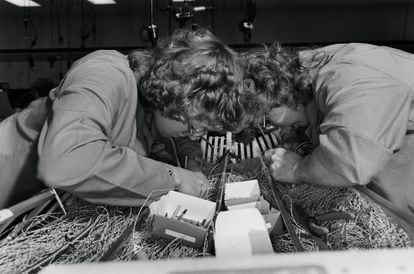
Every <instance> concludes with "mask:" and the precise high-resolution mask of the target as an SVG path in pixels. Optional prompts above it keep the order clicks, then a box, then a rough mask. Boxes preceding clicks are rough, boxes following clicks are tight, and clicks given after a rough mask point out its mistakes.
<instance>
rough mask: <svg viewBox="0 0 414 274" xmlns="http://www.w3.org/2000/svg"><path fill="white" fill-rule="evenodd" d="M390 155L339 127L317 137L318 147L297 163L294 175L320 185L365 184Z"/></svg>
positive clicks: (381, 148)
mask: <svg viewBox="0 0 414 274" xmlns="http://www.w3.org/2000/svg"><path fill="white" fill-rule="evenodd" d="M391 155H392V152H391V151H390V150H389V149H387V148H385V147H384V146H381V145H380V144H377V143H375V142H372V141H371V140H369V139H366V138H364V137H363V136H359V135H357V134H354V133H352V132H350V131H349V130H347V129H345V128H339V129H336V130H333V131H330V132H329V133H327V134H325V135H321V136H320V144H319V146H317V147H316V148H315V150H314V151H313V152H312V153H311V154H309V155H307V156H305V157H304V158H303V159H302V161H301V162H300V163H299V164H298V165H297V168H296V170H295V178H296V179H297V180H299V181H303V182H307V183H311V184H315V185H321V186H336V187H347V186H353V185H366V184H368V183H369V182H370V181H371V180H372V179H373V178H374V177H375V175H376V174H377V173H378V172H379V171H381V169H382V168H383V167H384V165H385V164H386V163H387V161H388V160H389V159H390V157H391Z"/></svg>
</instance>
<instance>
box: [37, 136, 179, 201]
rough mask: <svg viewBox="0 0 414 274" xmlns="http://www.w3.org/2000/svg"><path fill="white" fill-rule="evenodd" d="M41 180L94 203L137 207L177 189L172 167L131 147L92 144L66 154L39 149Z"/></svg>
mask: <svg viewBox="0 0 414 274" xmlns="http://www.w3.org/2000/svg"><path fill="white" fill-rule="evenodd" d="M40 152H41V153H40V156H41V158H40V161H39V169H38V171H39V177H40V179H41V180H43V181H44V182H45V183H46V184H47V185H49V186H52V187H56V188H59V189H63V190H65V191H68V192H70V193H72V194H74V195H75V196H78V197H80V198H82V199H85V200H88V201H90V202H94V203H101V204H111V205H122V206H137V205H141V204H142V203H143V202H144V201H145V199H146V198H147V197H149V199H150V200H151V199H157V198H158V197H160V196H161V195H163V194H165V193H167V192H168V191H169V190H172V189H174V188H175V184H176V183H175V180H174V176H173V175H174V174H173V167H171V168H170V166H169V165H167V164H164V163H161V162H157V161H154V160H151V159H148V158H145V157H142V156H140V155H138V154H137V153H136V152H135V151H134V150H132V149H131V148H128V147H120V146H114V145H113V144H111V143H109V142H103V141H102V142H93V143H89V144H87V145H84V146H81V147H79V148H77V149H72V150H71V151H70V152H66V153H65V152H64V151H62V150H59V148H57V147H55V146H54V145H53V142H52V143H49V144H48V145H47V146H43V145H40Z"/></svg>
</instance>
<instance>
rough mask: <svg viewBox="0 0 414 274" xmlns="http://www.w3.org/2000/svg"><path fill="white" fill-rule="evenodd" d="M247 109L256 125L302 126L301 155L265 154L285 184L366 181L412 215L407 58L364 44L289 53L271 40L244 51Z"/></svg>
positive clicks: (412, 84)
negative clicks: (307, 144) (306, 147)
mask: <svg viewBox="0 0 414 274" xmlns="http://www.w3.org/2000/svg"><path fill="white" fill-rule="evenodd" d="M244 59H245V62H246V64H245V74H246V75H245V78H246V80H245V83H246V84H245V85H246V95H245V98H244V103H245V105H246V109H247V111H248V112H250V113H251V115H252V116H253V117H254V122H255V124H257V123H259V121H261V120H263V117H264V116H265V117H266V119H267V121H268V122H269V123H272V124H273V125H276V126H280V127H284V126H291V127H294V128H304V129H305V131H304V132H305V133H306V135H307V136H308V138H309V139H310V140H311V141H312V144H313V150H312V151H311V152H310V153H309V154H307V155H300V154H299V153H296V152H295V151H292V150H288V149H284V148H277V149H274V150H271V151H269V152H267V156H269V158H271V160H272V164H271V170H272V175H273V177H274V179H276V180H277V181H280V182H285V183H289V184H297V183H309V184H315V185H319V186H331V187H350V186H354V185H367V184H368V186H369V187H371V188H372V189H374V190H375V191H377V192H378V193H380V194H381V195H383V196H384V197H386V198H387V199H389V200H390V201H392V202H393V203H394V204H395V205H396V206H398V207H399V208H400V209H401V210H403V211H405V212H407V213H409V214H413V213H414V183H413V182H412V178H414V157H412V155H413V151H414V135H411V133H412V132H413V131H412V130H413V129H414V104H413V102H414V99H413V96H414V77H413V75H414V55H412V54H409V53H407V52H403V51H400V50H397V49H393V48H388V47H380V46H374V45H368V44H357V43H352V44H336V45H331V46H327V47H323V48H318V49H313V50H302V51H295V50H291V49H290V50H289V49H286V48H282V47H280V46H277V45H273V46H272V47H270V48H267V47H265V48H262V49H258V50H251V51H249V52H247V53H246V54H245V56H244Z"/></svg>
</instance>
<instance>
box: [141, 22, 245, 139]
mask: <svg viewBox="0 0 414 274" xmlns="http://www.w3.org/2000/svg"><path fill="white" fill-rule="evenodd" d="M242 80H243V69H242V63H241V59H240V57H239V56H238V54H237V53H236V52H234V51H233V50H231V49H230V48H229V47H227V46H226V45H224V44H223V43H222V42H221V41H220V40H219V39H218V38H217V37H215V36H214V35H213V34H212V33H211V32H210V31H208V30H206V29H198V30H196V31H189V30H178V31H176V32H174V33H173V34H172V35H171V37H168V38H166V39H163V40H160V41H159V42H158V44H157V46H156V47H155V48H154V50H153V51H152V54H151V63H150V66H149V69H148V70H147V71H146V72H145V73H144V75H143V76H142V77H141V79H140V80H139V85H138V86H139V95H140V98H141V100H142V102H143V103H144V105H145V106H146V107H149V108H152V109H157V110H160V111H161V113H162V114H163V115H164V116H165V117H169V118H171V119H174V120H178V121H182V122H188V120H191V121H202V122H203V123H207V124H208V125H210V126H212V127H215V128H217V127H219V128H221V129H223V130H228V131H235V130H237V129H238V128H239V127H240V126H241V122H242V116H243V115H242V112H243V107H242V104H241V99H240V93H241V89H242Z"/></svg>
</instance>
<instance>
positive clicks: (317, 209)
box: [0, 159, 413, 273]
mask: <svg viewBox="0 0 414 274" xmlns="http://www.w3.org/2000/svg"><path fill="white" fill-rule="evenodd" d="M220 171H221V170H220V167H219V165H217V164H205V165H204V172H205V174H208V176H209V179H210V184H211V191H210V195H209V197H208V198H209V199H211V200H214V198H215V195H214V193H215V192H216V188H217V185H218V182H219V181H220V178H221V177H220V176H221V175H222V174H220V173H221V172H220ZM265 172H266V171H264V170H263V169H262V168H260V162H259V161H258V160H257V159H248V160H244V161H240V162H237V163H233V164H232V165H231V166H230V168H229V170H228V171H227V180H228V182H234V181H241V180H248V179H253V178H255V179H258V180H259V183H260V187H261V191H262V194H263V196H264V197H265V198H266V199H268V200H269V199H272V198H271V197H272V196H271V195H270V190H269V186H268V184H267V183H266V180H265V178H266V176H265V175H266V174H265ZM279 189H280V190H281V192H282V193H281V194H282V197H283V202H284V204H285V207H286V208H287V209H288V211H290V212H291V213H292V208H293V206H294V205H300V206H301V207H303V208H304V209H305V210H306V213H307V214H309V216H312V215H317V214H322V213H325V212H327V211H329V210H332V209H337V210H347V211H351V212H353V213H354V214H355V216H356V217H355V219H354V220H345V221H344V220H335V221H326V222H325V223H322V225H324V226H326V227H327V228H329V231H330V232H329V234H328V235H327V242H328V245H329V246H330V248H331V249H332V250H344V249H376V248H402V247H411V246H413V244H412V242H411V241H410V239H409V236H408V235H407V233H405V231H404V230H402V229H401V228H399V227H398V226H397V225H396V224H394V223H393V222H392V221H391V220H390V219H389V217H388V216H387V215H386V214H385V213H384V212H383V211H382V210H381V208H380V207H379V206H377V205H376V204H374V203H373V202H371V201H368V200H367V199H366V198H364V197H363V196H362V195H361V194H359V193H358V192H356V191H354V190H352V189H339V188H317V187H314V186H310V185H297V186H296V187H289V186H284V185H279ZM65 208H66V210H67V212H68V214H67V215H63V214H60V213H59V214H58V213H52V214H47V215H39V216H36V217H34V218H33V219H31V220H24V221H23V222H22V223H24V224H25V225H21V224H17V225H16V226H15V227H14V229H12V230H9V231H7V235H3V238H2V240H1V241H0V272H1V273H21V272H28V271H30V270H33V269H37V268H39V267H41V266H45V265H48V264H51V263H69V264H70V263H80V262H97V261H100V260H101V258H102V256H103V254H104V253H105V252H106V251H107V250H108V249H109V248H110V247H111V245H112V244H113V243H114V242H115V241H116V239H117V238H119V237H120V235H121V234H122V233H123V232H124V231H125V230H126V229H127V227H129V226H130V225H131V224H132V223H134V222H136V220H137V215H138V213H139V212H140V208H125V207H112V206H97V205H93V204H90V203H87V202H84V201H81V200H79V199H77V198H74V197H71V198H70V199H68V200H67V201H66V202H65ZM292 222H293V223H294V224H295V229H296V231H297V233H298V235H299V238H300V241H301V243H302V245H303V247H304V249H305V250H307V251H315V250H318V248H317V246H316V244H315V243H314V242H313V241H312V238H311V237H308V234H309V233H307V232H308V231H306V228H304V227H301V226H300V224H299V223H298V222H295V218H294V215H293V213H292ZM272 244H273V248H274V251H275V252H276V253H281V252H294V251H295V249H294V246H293V242H292V240H291V239H290V236H289V234H288V233H284V234H281V235H277V236H274V237H272ZM208 251H209V250H208V248H207V246H205V247H204V248H203V249H202V250H198V249H194V248H191V247H188V246H185V245H182V244H181V242H180V241H179V240H178V239H177V240H174V241H167V240H164V239H161V238H159V237H155V236H153V235H151V216H150V217H148V218H147V219H146V220H145V221H144V223H143V225H141V227H140V229H139V230H137V231H135V230H133V232H132V235H131V237H130V238H129V239H128V241H126V242H125V244H124V245H123V247H122V248H121V249H120V251H119V252H118V254H117V256H116V258H115V260H118V261H131V260H136V259H139V258H140V254H145V257H146V258H148V259H150V260H158V259H171V258H192V257H200V256H211V254H210V253H209V252H208Z"/></svg>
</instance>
